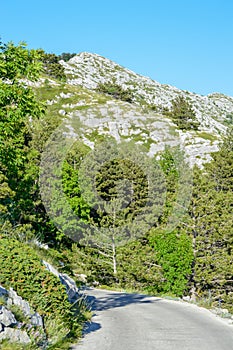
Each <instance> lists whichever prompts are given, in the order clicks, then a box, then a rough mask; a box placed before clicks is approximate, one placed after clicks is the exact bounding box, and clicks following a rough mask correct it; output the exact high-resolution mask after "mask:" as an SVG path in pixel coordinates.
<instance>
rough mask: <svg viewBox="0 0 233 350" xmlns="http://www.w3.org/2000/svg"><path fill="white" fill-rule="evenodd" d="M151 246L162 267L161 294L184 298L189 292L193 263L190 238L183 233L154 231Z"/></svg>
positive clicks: (159, 288)
mask: <svg viewBox="0 0 233 350" xmlns="http://www.w3.org/2000/svg"><path fill="white" fill-rule="evenodd" d="M150 244H151V245H152V247H153V248H154V249H155V251H156V255H157V261H158V264H159V265H160V266H161V275H162V279H161V280H160V283H159V287H158V290H159V292H160V293H170V294H173V295H176V296H182V295H183V294H184V293H185V292H187V291H188V282H189V276H190V274H191V266H192V262H193V252H192V244H191V240H190V238H189V237H188V236H187V235H186V233H185V232H182V231H179V232H178V231H174V232H171V233H164V232H158V231H156V230H155V231H152V234H151V238H150Z"/></svg>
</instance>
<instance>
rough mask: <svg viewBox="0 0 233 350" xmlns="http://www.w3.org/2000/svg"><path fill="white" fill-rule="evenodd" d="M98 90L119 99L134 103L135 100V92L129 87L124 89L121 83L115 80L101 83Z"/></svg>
mask: <svg viewBox="0 0 233 350" xmlns="http://www.w3.org/2000/svg"><path fill="white" fill-rule="evenodd" d="M96 90H97V91H98V92H100V93H103V94H107V95H110V96H112V97H113V98H116V99H117V100H121V101H125V102H129V103H132V102H133V92H132V91H131V90H129V89H127V90H124V89H123V88H122V87H121V86H120V85H118V84H116V83H115V82H107V83H104V84H99V85H98V87H97V89H96Z"/></svg>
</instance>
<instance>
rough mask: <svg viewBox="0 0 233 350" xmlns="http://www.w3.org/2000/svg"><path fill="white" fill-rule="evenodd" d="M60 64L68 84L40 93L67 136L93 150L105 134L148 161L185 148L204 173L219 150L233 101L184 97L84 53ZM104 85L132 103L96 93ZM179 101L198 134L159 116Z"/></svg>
mask: <svg viewBox="0 0 233 350" xmlns="http://www.w3.org/2000/svg"><path fill="white" fill-rule="evenodd" d="M60 63H61V64H62V65H63V67H64V69H65V74H66V76H67V83H66V84H63V83H62V84H60V83H53V82H51V81H50V83H48V84H49V86H50V88H49V90H48V84H47V86H45V85H44V86H40V89H39V90H41V91H42V95H43V98H44V99H47V105H48V107H49V108H48V113H50V112H51V111H52V113H53V114H54V113H55V114H56V113H57V114H59V115H60V116H61V117H62V118H65V119H66V125H67V126H68V129H69V132H68V135H70V136H74V135H77V134H78V136H79V137H80V138H81V139H82V140H83V141H84V143H86V144H87V145H88V146H90V147H92V148H93V146H94V142H95V139H96V138H98V137H99V136H100V135H103V134H104V135H111V136H112V137H114V138H115V139H116V140H117V141H120V140H121V139H126V140H134V141H135V142H137V143H141V144H144V146H145V147H147V149H148V153H149V154H150V155H154V154H156V153H158V152H160V151H162V150H163V149H164V148H165V145H170V146H175V145H181V147H182V148H184V150H185V152H186V154H187V159H188V161H189V163H190V164H191V165H193V164H198V165H199V166H200V167H201V166H202V164H203V163H205V162H208V161H210V159H211V153H212V152H216V151H217V150H218V144H219V142H220V141H221V137H222V135H223V134H224V133H225V131H226V128H227V126H226V125H227V120H228V118H229V116H231V115H232V114H233V97H229V96H225V95H221V94H217V93H216V94H212V95H208V96H201V95H198V94H194V93H191V92H188V91H182V90H179V89H177V88H175V87H172V86H169V85H163V84H160V83H158V82H156V81H153V80H151V79H150V78H147V77H143V76H140V75H138V74H136V73H134V72H132V71H130V70H128V69H126V68H123V67H121V66H119V65H118V64H116V63H114V62H112V61H110V60H108V59H106V58H103V57H101V56H99V55H96V54H90V53H85V52H84V53H80V54H78V55H76V56H74V57H73V58H71V59H70V60H69V61H68V62H64V61H60ZM106 83H113V84H117V85H118V86H120V87H121V88H122V89H123V90H127V91H130V93H131V95H132V101H131V103H128V102H124V101H121V100H119V99H118V100H117V99H115V98H113V97H112V96H110V95H106V94H100V93H98V91H97V88H98V86H99V84H106ZM177 96H184V97H185V98H186V99H187V101H189V103H190V104H191V105H192V108H193V110H194V111H195V114H196V119H197V120H198V121H199V123H200V126H199V128H198V130H196V131H195V130H181V129H179V127H178V126H177V125H176V124H175V123H174V121H173V120H172V119H171V118H169V117H167V116H165V115H163V114H162V113H161V110H163V109H164V108H168V109H169V108H171V105H172V101H173V100H174V99H175V98H176V97H177ZM77 122H78V123H79V127H78V128H77V126H75V125H77ZM80 123H81V124H80ZM80 125H82V127H80Z"/></svg>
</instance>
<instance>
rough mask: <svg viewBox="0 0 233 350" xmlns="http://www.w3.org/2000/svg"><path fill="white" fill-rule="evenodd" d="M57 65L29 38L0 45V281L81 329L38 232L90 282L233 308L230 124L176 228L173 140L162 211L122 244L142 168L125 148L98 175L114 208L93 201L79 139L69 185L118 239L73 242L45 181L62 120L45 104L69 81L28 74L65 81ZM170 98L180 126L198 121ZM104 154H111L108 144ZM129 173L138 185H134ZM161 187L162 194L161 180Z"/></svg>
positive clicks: (144, 187) (90, 215) (91, 218)
mask: <svg viewBox="0 0 233 350" xmlns="http://www.w3.org/2000/svg"><path fill="white" fill-rule="evenodd" d="M71 56H72V55H71ZM71 56H69V55H68V56H66V57H63V58H64V59H69V58H70V57H71ZM43 67H44V68H43ZM58 67H59V60H58V58H57V56H55V55H53V54H46V53H44V52H43V50H27V48H26V46H25V44H24V43H22V44H20V45H19V46H15V45H13V44H12V43H10V44H7V45H5V44H1V45H0V253H1V258H2V262H1V267H2V268H1V271H0V283H2V284H3V285H4V286H6V287H7V288H8V287H10V286H11V287H13V288H14V289H15V290H17V292H18V293H19V295H22V296H23V297H24V298H25V299H27V300H29V302H30V303H31V304H32V306H33V307H34V308H35V309H36V310H38V311H39V312H41V313H42V314H43V315H44V317H45V319H46V320H47V322H48V324H49V320H50V315H51V314H54V315H55V316H56V317H55V318H56V320H57V328H56V327H55V325H54V327H55V330H56V332H58V333H59V332H60V333H61V334H62V336H64V337H65V336H66V335H67V334H69V335H70V334H71V333H72V332H73V333H75V329H76V330H77V332H79V331H80V324H81V318H77V317H76V314H75V312H76V311H77V310H76V311H75V310H73V309H72V308H70V305H69V303H68V302H67V300H66V298H65V294H64V289H63V287H62V286H60V285H58V283H57V280H56V278H55V277H53V276H50V275H49V273H47V272H46V271H44V268H43V267H42V265H41V263H40V255H38V254H39V253H38V252H36V251H35V249H34V248H32V247H31V246H30V242H32V241H33V239H35V238H38V237H39V239H40V240H41V241H43V242H45V243H48V244H49V246H50V254H51V255H53V256H54V258H55V257H56V254H57V255H59V256H62V259H63V261H65V264H66V267H69V269H71V270H73V272H74V273H75V274H80V273H85V274H86V275H87V279H88V281H89V282H93V281H98V282H99V283H100V284H104V285H108V286H112V287H121V288H126V289H131V290H132V289H133V290H140V291H145V292H150V293H153V294H160V295H172V296H177V297H182V296H183V295H191V296H192V298H193V299H195V300H196V301H197V302H202V303H204V304H205V305H208V306H212V305H214V306H218V305H220V304H221V305H222V306H224V307H226V308H228V309H229V311H233V309H232V302H233V270H232V256H233V254H232V249H233V231H232V214H233V212H232V203H233V191H232V190H233V174H232V171H233V164H232V159H233V143H232V136H233V135H232V130H231V129H229V132H228V134H227V135H226V137H225V139H224V142H223V144H222V146H221V148H220V150H219V152H218V153H215V154H214V155H213V160H212V161H211V162H210V163H209V164H207V165H206V166H205V167H204V169H202V170H200V169H198V168H195V169H194V179H193V193H192V198H191V202H190V205H189V208H188V210H187V211H186V214H185V216H184V217H183V218H182V221H181V222H180V223H179V225H178V226H177V227H176V229H174V230H172V231H171V232H167V229H166V227H167V226H166V225H167V221H168V218H169V216H170V214H171V212H172V210H173V206H174V203H175V201H176V199H177V193H178V180H179V177H180V173H179V169H178V167H177V163H176V162H175V161H174V155H173V153H172V152H171V150H169V149H166V150H165V152H164V153H163V154H161V157H160V161H159V162H158V161H157V160H155V159H153V160H152V161H153V162H154V164H157V166H158V167H161V169H162V170H163V174H164V177H165V184H166V188H167V193H166V198H165V204H164V208H163V212H162V213H160V212H159V213H158V214H157V215H155V216H154V221H153V224H152V225H151V229H150V230H148V231H147V232H146V233H145V234H144V235H142V236H141V237H140V238H137V239H133V240H129V241H128V242H126V243H125V244H123V245H117V244H114V243H116V242H115V241H114V239H115V236H114V234H115V232H117V230H118V228H119V227H121V224H122V222H127V220H128V219H130V220H131V221H132V222H133V221H134V216H135V215H136V213H140V212H142V209H143V207H144V204H145V202H146V201H147V200H148V198H149V191H148V183H147V180H146V176H145V174H144V172H143V169H142V168H140V167H139V166H136V165H135V164H133V163H132V162H131V161H125V160H124V159H123V160H122V159H121V158H119V155H118V156H116V158H115V159H114V160H112V161H106V162H105V164H103V166H102V168H101V171H99V172H97V176H96V179H95V180H96V188H97V192H98V194H99V196H100V197H101V198H103V199H104V201H105V203H108V204H109V207H108V210H107V209H106V208H103V206H102V207H101V206H99V207H97V206H93V207H91V206H90V203H87V202H86V201H85V199H84V198H83V196H82V191H81V189H80V181H81V179H82V181H83V176H84V175H85V174H83V173H81V171H80V164H81V161H82V159H83V157H84V156H85V155H86V154H87V153H88V152H89V148H88V147H87V146H86V145H84V144H82V143H81V142H80V141H79V143H76V144H75V145H74V146H73V148H72V149H71V150H70V152H69V153H68V154H67V157H66V160H65V161H64V163H63V168H62V175H63V188H64V193H65V195H66V198H67V201H68V203H69V205H70V206H71V207H72V209H73V211H74V213H75V214H77V215H78V216H79V218H80V219H81V222H82V223H84V224H92V225H94V226H95V227H96V228H101V227H106V228H110V229H111V230H112V231H111V232H112V235H111V236H110V240H111V243H112V244H111V245H107V246H104V247H103V246H101V247H100V246H99V243H100V242H98V241H97V240H95V244H92V245H91V246H89V245H88V244H87V243H88V242H87V240H85V239H81V240H80V241H79V242H76V243H75V242H73V241H72V240H71V239H70V238H68V237H67V236H66V235H65V234H64V232H62V231H59V230H58V229H57V228H56V226H55V225H54V223H53V222H52V221H51V219H50V218H49V216H48V214H47V213H46V210H45V208H44V204H43V202H42V200H41V196H40V192H39V181H38V179H39V163H40V158H41V152H42V150H43V147H44V145H45V143H46V140H47V139H48V137H49V136H50V134H51V133H52V132H53V130H55V129H56V127H57V126H58V125H59V122H60V120H61V116H59V115H58V113H57V112H56V111H55V110H53V106H51V109H50V113H48V112H47V110H48V107H46V103H45V102H46V99H52V98H53V97H54V96H55V95H56V93H57V91H58V90H59V89H63V90H64V89H65V85H64V83H60V84H61V85H59V87H57V86H56V87H54V88H53V87H51V86H49V85H48V84H47V85H46V83H45V85H44V86H41V87H40V88H38V89H37V90H32V89H31V88H30V87H28V86H26V85H25V83H24V82H23V81H24V80H22V79H30V80H32V81H33V80H36V79H37V78H38V77H39V76H40V75H41V74H44V75H45V74H46V75H47V76H48V77H53V78H56V79H58V80H57V81H59V79H64V72H63V71H62V70H61V69H60V68H58ZM43 69H44V71H43ZM6 82H7V83H6ZM62 84H63V85H62ZM61 91H62V90H61ZM99 91H101V92H103V93H107V94H108V95H111V96H112V97H115V98H118V99H122V100H124V101H127V102H132V95H131V94H130V93H129V92H128V91H123V90H122V89H121V88H120V87H119V86H117V85H116V84H108V85H105V86H100V87H99ZM172 106H173V107H172V108H173V112H169V113H172V114H171V115H170V114H169V116H172V118H173V119H174V121H175V122H176V123H177V125H178V126H179V127H180V128H181V129H185V130H186V129H196V128H198V123H197V122H196V120H195V113H194V111H193V110H192V108H191V106H190V105H189V104H188V102H187V101H185V100H184V99H183V98H179V99H178V100H177V101H173V102H172ZM101 152H102V153H101ZM51 156H53V155H51ZM99 156H100V157H102V158H104V150H101V148H99ZM89 159H90V164H89V166H90V167H92V163H91V158H89ZM124 179H126V180H127V181H128V182H130V183H133V186H131V187H127V186H128V182H127V181H126V182H124V181H123V180H124ZM156 186H157V189H158V191H159V193H161V194H162V193H163V191H162V188H163V183H162V182H161V183H156ZM127 191H131V192H132V193H133V194H134V195H133V199H132V200H131V202H130V205H128V204H127V203H128V202H127V201H126V202H127V203H126V204H125V203H123V202H122V203H120V202H119V201H118V202H117V201H116V199H117V198H118V194H119V192H120V193H121V194H122V195H123V194H124V196H123V197H122V198H126V197H127V193H128V192H127ZM125 194H126V197H125ZM126 199H127V198H126ZM161 199H162V195H161ZM159 200H160V198H159ZM114 203H115V204H114ZM160 204H161V203H160ZM116 205H118V207H116ZM59 206H60V207H59ZM61 206H63V203H62V202H60V203H57V208H56V209H57V210H58V212H61ZM119 206H121V208H123V210H122V211H119ZM116 212H119V213H120V214H119V216H117V215H115V214H114V213H116ZM109 213H111V215H109ZM113 214H114V215H113ZM149 219H150V220H151V215H150V217H148V220H149ZM60 220H61V221H63V222H66V221H67V218H66V217H65V216H64V217H62V215H61V218H60ZM84 228H85V226H83V225H81V224H80V227H79V226H77V227H76V230H77V231H78V230H80V232H81V234H83V232H82V230H83V229H84ZM139 228H140V227H139ZM118 232H119V230H118ZM84 233H85V232H84ZM86 237H87V236H86ZM108 239H109V237H108ZM44 254H45V253H44ZM42 310H43V311H42ZM74 320H76V321H77V322H73V321H74ZM60 322H61V323H62V325H61V326H59V324H60ZM63 322H64V324H63ZM55 323H56V322H55ZM50 327H52V326H51V325H50ZM59 327H61V328H59ZM75 327H76V328H75ZM48 329H49V327H48Z"/></svg>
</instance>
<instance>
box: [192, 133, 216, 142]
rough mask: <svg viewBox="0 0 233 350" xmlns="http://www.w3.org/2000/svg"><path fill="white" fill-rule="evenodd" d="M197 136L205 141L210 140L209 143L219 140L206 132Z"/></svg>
mask: <svg viewBox="0 0 233 350" xmlns="http://www.w3.org/2000/svg"><path fill="white" fill-rule="evenodd" d="M196 136H198V137H201V138H202V139H204V140H209V141H211V142H213V141H216V140H217V137H216V136H214V135H213V134H208V133H207V132H204V131H202V132H198V133H197V134H196Z"/></svg>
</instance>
